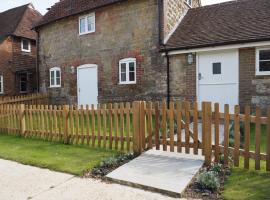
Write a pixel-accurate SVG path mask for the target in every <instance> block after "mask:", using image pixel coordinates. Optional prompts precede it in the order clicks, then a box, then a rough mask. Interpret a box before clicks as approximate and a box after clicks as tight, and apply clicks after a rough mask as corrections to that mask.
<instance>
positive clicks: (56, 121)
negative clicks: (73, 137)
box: [53, 105, 58, 140]
mask: <svg viewBox="0 0 270 200" xmlns="http://www.w3.org/2000/svg"><path fill="white" fill-rule="evenodd" d="M53 115H54V116H53V119H54V130H53V132H54V133H56V135H55V136H54V138H53V139H54V140H57V133H58V120H57V118H58V117H57V106H56V105H55V106H54V107H53ZM55 137H56V138H55Z"/></svg>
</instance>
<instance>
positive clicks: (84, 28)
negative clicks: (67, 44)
mask: <svg viewBox="0 0 270 200" xmlns="http://www.w3.org/2000/svg"><path fill="white" fill-rule="evenodd" d="M95 26H96V23H95V14H94V13H93V14H90V15H87V16H83V17H80V18H79V32H80V35H83V34H87V33H93V32H95V29H96V27H95Z"/></svg>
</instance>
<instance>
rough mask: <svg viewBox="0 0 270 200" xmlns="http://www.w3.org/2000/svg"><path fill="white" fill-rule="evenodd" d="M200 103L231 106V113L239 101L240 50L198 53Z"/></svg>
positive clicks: (222, 109) (222, 110)
mask: <svg viewBox="0 0 270 200" xmlns="http://www.w3.org/2000/svg"><path fill="white" fill-rule="evenodd" d="M197 78H198V101H199V102H200V103H201V102H203V101H211V102H213V103H219V104H220V111H221V112H224V105H225V104H229V106H230V112H231V113H233V111H234V106H235V105H237V104H238V103H239V102H238V99H239V97H238V96H239V89H238V88H239V56H238V49H235V50H227V51H212V52H202V53H198V74H197Z"/></svg>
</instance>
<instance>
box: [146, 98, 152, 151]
mask: <svg viewBox="0 0 270 200" xmlns="http://www.w3.org/2000/svg"><path fill="white" fill-rule="evenodd" d="M147 118H148V119H147V120H148V121H147V122H148V123H147V132H148V148H149V149H152V148H153V132H152V131H153V130H152V129H153V124H152V120H153V119H152V102H149V103H148V109H147Z"/></svg>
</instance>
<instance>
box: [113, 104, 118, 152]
mask: <svg viewBox="0 0 270 200" xmlns="http://www.w3.org/2000/svg"><path fill="white" fill-rule="evenodd" d="M118 108H119V107H118V104H117V103H115V104H114V136H115V140H114V144H115V147H114V148H115V149H116V150H118Z"/></svg>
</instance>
